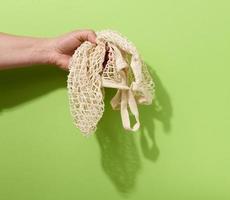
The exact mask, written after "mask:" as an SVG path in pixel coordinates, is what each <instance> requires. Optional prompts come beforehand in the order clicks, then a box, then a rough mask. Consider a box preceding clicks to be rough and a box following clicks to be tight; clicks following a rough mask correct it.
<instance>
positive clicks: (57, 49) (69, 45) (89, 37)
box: [48, 30, 96, 70]
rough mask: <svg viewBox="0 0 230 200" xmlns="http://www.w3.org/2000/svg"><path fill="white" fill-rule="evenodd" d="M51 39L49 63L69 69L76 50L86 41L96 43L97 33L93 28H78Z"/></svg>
mask: <svg viewBox="0 0 230 200" xmlns="http://www.w3.org/2000/svg"><path fill="white" fill-rule="evenodd" d="M49 40H50V41H49V44H50V46H49V47H50V50H49V60H48V62H49V64H54V65H57V66H59V67H60V68H62V69H65V70H68V64H69V60H70V58H71V56H72V55H73V53H74V51H75V50H76V49H77V48H78V47H79V46H80V45H81V44H82V43H83V42H85V41H89V42H91V43H94V44H95V43H96V34H95V32H94V31H93V30H77V31H73V32H70V33H67V34H64V35H62V36H59V37H56V38H51V39H49Z"/></svg>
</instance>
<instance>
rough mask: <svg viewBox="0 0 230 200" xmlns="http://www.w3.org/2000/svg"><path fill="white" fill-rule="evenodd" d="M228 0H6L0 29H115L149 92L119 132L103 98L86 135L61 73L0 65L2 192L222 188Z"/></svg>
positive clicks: (55, 197)
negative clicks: (133, 121) (130, 47)
mask: <svg viewBox="0 0 230 200" xmlns="http://www.w3.org/2000/svg"><path fill="white" fill-rule="evenodd" d="M229 9H230V3H229V1H227V0H218V1H217V0H209V1H208V0H191V1H188V0H162V1H150V0H142V1H134V0H133V1H131V0H123V1H121V0H116V1H105V0H99V1H83V0H65V1H61V0H59V1H58V0H18V1H16V0H7V1H2V2H1V5H0V31H2V32H8V33H13V34H20V35H32V36H42V37H43V36H56V35H59V34H62V33H65V32H68V31H72V30H73V29H79V28H92V29H95V30H102V29H108V28H111V29H115V30H118V31H120V32H121V33H123V34H124V35H126V36H127V37H128V38H129V39H130V40H131V41H133V42H134V43H135V44H136V46H137V47H138V49H139V50H140V53H141V55H142V57H143V58H144V60H145V61H146V62H147V63H148V65H149V66H150V68H151V71H152V73H153V75H154V78H155V81H156V86H157V100H156V101H155V104H154V105H153V106H141V108H140V115H141V122H142V128H141V130H140V131H139V132H137V133H134V134H132V133H127V132H126V131H124V130H123V128H122V126H121V120H120V115H119V112H114V111H112V110H111V107H110V106H109V100H110V99H111V97H112V95H113V94H114V92H115V91H110V90H107V91H106V111H105V114H104V116H103V118H102V120H101V121H100V123H99V126H98V131H97V133H96V135H94V136H92V137H91V138H89V139H86V138H84V137H83V136H82V135H80V134H79V131H78V130H77V129H76V128H75V127H74V126H73V123H72V118H71V116H70V112H69V106H68V97H67V90H66V80H67V73H66V72H64V71H61V70H59V69H57V68H54V67H50V66H35V67H33V68H30V69H17V70H10V71H1V72H0V199H1V200H76V199H79V200H93V199H96V200H101V199H110V200H115V199H116V200H120V199H130V200H141V199H143V200H150V199H151V200H152V199H156V200H174V199H175V200H225V199H230V192H229V188H230V127H229V122H230V104H229V100H230V87H229V86H230V79H229V73H230V56H229V53H230V26H229V24H230V14H229Z"/></svg>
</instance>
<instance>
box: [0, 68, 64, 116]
mask: <svg viewBox="0 0 230 200" xmlns="http://www.w3.org/2000/svg"><path fill="white" fill-rule="evenodd" d="M66 76H67V72H65V71H63V70H60V69H57V68H55V67H52V66H33V67H29V68H20V69H12V70H2V71H0V94H1V98H0V113H1V111H3V110H4V109H9V108H13V107H15V106H17V105H20V104H22V103H25V102H27V101H31V100H33V99H35V98H37V97H39V96H42V95H45V94H47V93H49V92H51V91H53V90H55V89H58V88H62V87H66Z"/></svg>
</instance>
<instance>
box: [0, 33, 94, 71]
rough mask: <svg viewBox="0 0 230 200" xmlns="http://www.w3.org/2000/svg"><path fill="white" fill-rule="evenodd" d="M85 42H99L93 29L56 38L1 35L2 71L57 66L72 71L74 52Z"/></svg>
mask: <svg viewBox="0 0 230 200" xmlns="http://www.w3.org/2000/svg"><path fill="white" fill-rule="evenodd" d="M85 41H89V42H91V43H96V34H95V32H94V31H92V30H86V29H85V30H76V31H73V32H70V33H67V34H64V35H61V36H59V37H54V38H36V37H28V36H16V35H9V34H4V33H0V69H8V68H14V67H23V66H32V65H34V64H53V65H57V66H59V67H60V68H62V69H65V70H68V64H69V61H70V58H71V56H72V55H73V53H74V51H75V50H76V49H77V48H78V47H79V46H80V45H81V44H82V43H83V42H85Z"/></svg>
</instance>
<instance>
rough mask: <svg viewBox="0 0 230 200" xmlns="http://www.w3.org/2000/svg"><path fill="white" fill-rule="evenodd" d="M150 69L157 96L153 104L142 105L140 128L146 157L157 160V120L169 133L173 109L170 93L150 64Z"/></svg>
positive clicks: (141, 141) (158, 152) (143, 151)
mask: <svg viewBox="0 0 230 200" xmlns="http://www.w3.org/2000/svg"><path fill="white" fill-rule="evenodd" d="M148 70H149V72H150V74H151V76H152V77H153V80H154V83H155V98H154V100H153V104H152V105H148V106H145V105H140V109H139V111H140V121H141V125H142V126H141V128H140V131H141V134H140V143H141V149H142V153H143V155H144V156H145V158H147V159H148V160H150V161H154V162H155V161H156V160H157V159H158V158H159V154H160V151H159V148H158V146H157V143H156V139H155V121H160V122H161V124H162V126H163V130H164V132H166V133H169V132H170V130H171V118H172V113H173V110H172V104H171V100H170V97H169V94H168V92H167V90H166V89H165V88H164V86H163V84H162V82H161V81H160V78H159V76H158V75H157V73H156V72H155V71H154V70H153V69H152V68H151V67H150V66H148Z"/></svg>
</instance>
